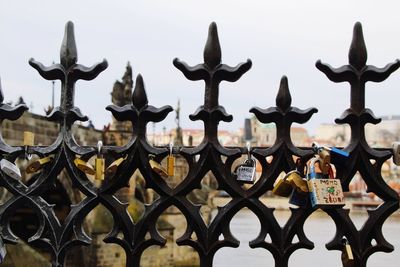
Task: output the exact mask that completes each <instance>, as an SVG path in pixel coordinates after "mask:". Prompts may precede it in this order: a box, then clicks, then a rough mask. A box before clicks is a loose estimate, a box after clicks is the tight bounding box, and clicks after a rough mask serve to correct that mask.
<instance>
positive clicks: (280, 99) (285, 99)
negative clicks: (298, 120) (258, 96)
mask: <svg viewBox="0 0 400 267" xmlns="http://www.w3.org/2000/svg"><path fill="white" fill-rule="evenodd" d="M275 103H276V106H277V107H278V108H280V109H281V110H282V111H283V112H286V111H288V109H289V108H290V106H291V104H292V96H291V95H290V91H289V84H288V79H287V77H286V76H283V77H282V79H281V84H280V86H279V91H278V95H277V96H276V101H275Z"/></svg>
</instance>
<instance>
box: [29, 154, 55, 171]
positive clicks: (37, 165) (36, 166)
mask: <svg viewBox="0 0 400 267" xmlns="http://www.w3.org/2000/svg"><path fill="white" fill-rule="evenodd" d="M52 159H53V157H51V156H48V157H45V158H40V159H38V160H35V161H34V162H32V163H30V164H29V165H28V167H26V170H25V172H26V173H34V172H37V171H38V170H40V169H42V168H43V166H44V165H46V164H47V163H49V162H50V161H51V160H52Z"/></svg>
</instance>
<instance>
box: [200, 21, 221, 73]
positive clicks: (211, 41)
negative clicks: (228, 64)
mask: <svg viewBox="0 0 400 267" xmlns="http://www.w3.org/2000/svg"><path fill="white" fill-rule="evenodd" d="M203 56H204V63H205V64H206V65H207V66H208V67H209V68H210V69H213V68H215V67H216V66H218V65H219V64H220V63H221V46H220V44H219V38H218V31H217V24H216V23H215V22H212V23H211V24H210V27H209V29H208V38H207V42H206V45H205V47H204V53H203Z"/></svg>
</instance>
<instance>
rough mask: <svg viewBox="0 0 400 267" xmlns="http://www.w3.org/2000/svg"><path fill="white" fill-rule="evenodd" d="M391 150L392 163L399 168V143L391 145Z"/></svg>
mask: <svg viewBox="0 0 400 267" xmlns="http://www.w3.org/2000/svg"><path fill="white" fill-rule="evenodd" d="M392 150H393V163H394V164H396V165H397V166H400V142H394V143H393V144H392Z"/></svg>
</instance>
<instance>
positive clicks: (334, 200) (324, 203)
mask: <svg viewBox="0 0 400 267" xmlns="http://www.w3.org/2000/svg"><path fill="white" fill-rule="evenodd" d="M317 163H320V162H319V158H318V157H314V158H313V159H312V160H311V162H310V166H309V167H308V171H307V179H308V181H307V183H308V189H309V191H310V200H311V205H312V207H318V208H320V207H333V206H337V205H344V204H345V202H344V195H343V189H342V185H341V183H340V180H339V179H335V178H334V177H333V172H332V169H330V170H329V172H328V173H329V179H326V178H325V177H326V175H324V174H321V173H316V172H315V165H316V164H317Z"/></svg>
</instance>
